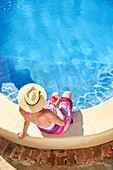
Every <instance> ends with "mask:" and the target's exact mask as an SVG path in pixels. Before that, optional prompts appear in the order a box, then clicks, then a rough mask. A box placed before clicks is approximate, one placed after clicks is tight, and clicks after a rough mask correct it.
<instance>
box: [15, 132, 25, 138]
mask: <svg viewBox="0 0 113 170" xmlns="http://www.w3.org/2000/svg"><path fill="white" fill-rule="evenodd" d="M17 136H18V138H19V139H24V138H25V137H26V136H27V133H26V132H18V133H17Z"/></svg>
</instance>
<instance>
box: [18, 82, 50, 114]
mask: <svg viewBox="0 0 113 170" xmlns="http://www.w3.org/2000/svg"><path fill="white" fill-rule="evenodd" d="M46 100H47V94H46V91H45V90H44V88H43V87H41V86H40V85H38V84H35V83H30V84H26V85H25V86H23V87H22V88H21V89H20V91H19V93H18V103H19V105H20V106H21V107H22V109H24V110H25V111H26V112H30V113H35V112H38V111H40V110H41V109H42V108H43V107H44V105H45V103H46Z"/></svg>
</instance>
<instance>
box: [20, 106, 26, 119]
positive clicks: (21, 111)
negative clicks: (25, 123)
mask: <svg viewBox="0 0 113 170" xmlns="http://www.w3.org/2000/svg"><path fill="white" fill-rule="evenodd" d="M19 112H20V113H21V115H22V116H23V117H25V113H26V112H25V110H23V109H22V108H21V107H20V106H19Z"/></svg>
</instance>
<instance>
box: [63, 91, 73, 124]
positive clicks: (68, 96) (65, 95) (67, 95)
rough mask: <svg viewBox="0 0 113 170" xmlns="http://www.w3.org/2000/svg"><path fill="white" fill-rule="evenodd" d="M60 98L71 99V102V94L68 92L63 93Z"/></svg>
mask: <svg viewBox="0 0 113 170" xmlns="http://www.w3.org/2000/svg"><path fill="white" fill-rule="evenodd" d="M62 97H67V98H69V99H71V100H72V95H71V92H70V91H65V92H64V93H63V96H62ZM72 123H73V119H71V124H72Z"/></svg>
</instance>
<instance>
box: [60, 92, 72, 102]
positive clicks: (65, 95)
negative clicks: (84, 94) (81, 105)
mask: <svg viewBox="0 0 113 170" xmlns="http://www.w3.org/2000/svg"><path fill="white" fill-rule="evenodd" d="M62 97H68V98H70V99H71V100H72V95H71V92H70V91H65V92H64V93H63V96H62Z"/></svg>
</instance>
